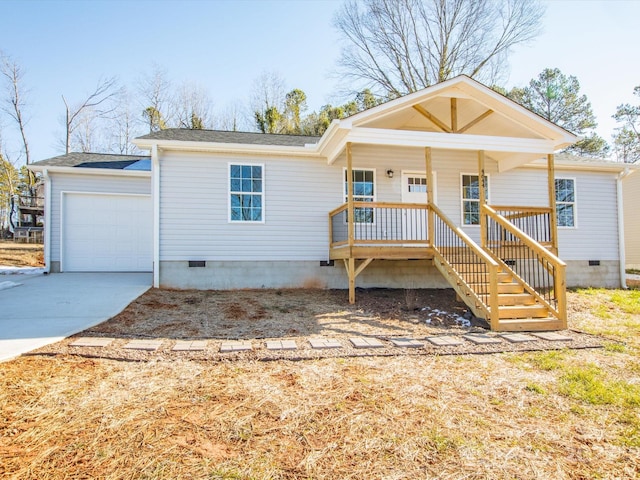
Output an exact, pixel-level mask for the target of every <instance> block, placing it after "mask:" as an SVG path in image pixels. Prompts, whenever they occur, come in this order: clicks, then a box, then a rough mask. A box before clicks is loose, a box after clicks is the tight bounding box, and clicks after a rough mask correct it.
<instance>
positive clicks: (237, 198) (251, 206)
mask: <svg viewBox="0 0 640 480" xmlns="http://www.w3.org/2000/svg"><path fill="white" fill-rule="evenodd" d="M263 174H264V166H263V165H246V164H245V165H241V164H230V165H229V208H230V212H229V219H230V220H231V221H232V222H262V221H263V219H264V202H263V195H264V181H263Z"/></svg>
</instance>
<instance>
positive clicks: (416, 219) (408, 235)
mask: <svg viewBox="0 0 640 480" xmlns="http://www.w3.org/2000/svg"><path fill="white" fill-rule="evenodd" d="M427 188H428V186H427V176H426V174H424V173H419V172H402V203H420V204H423V205H425V204H426V203H427ZM434 192H435V190H434ZM434 201H435V197H434ZM427 218H428V211H427V209H421V208H406V209H405V210H404V212H403V215H402V238H403V239H404V240H411V241H416V240H418V241H419V240H424V241H425V242H426V241H427V239H428V238H429V237H428V235H427Z"/></svg>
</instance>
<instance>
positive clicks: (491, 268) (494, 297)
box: [429, 204, 500, 329]
mask: <svg viewBox="0 0 640 480" xmlns="http://www.w3.org/2000/svg"><path fill="white" fill-rule="evenodd" d="M429 208H430V209H431V211H432V212H433V213H434V214H435V215H437V216H438V218H439V219H440V220H441V221H442V222H443V223H444V224H445V225H446V226H447V227H449V229H450V230H451V231H452V232H453V233H454V234H455V235H457V236H458V238H460V240H462V242H463V243H464V244H466V246H467V248H469V249H470V250H471V251H472V252H473V253H474V254H475V255H476V256H477V257H478V259H479V260H480V262H481V263H484V264H485V265H486V266H487V268H488V274H489V297H488V300H489V301H488V303H487V302H485V301H484V300H483V299H482V298H481V297H480V296H479V295H478V293H477V292H476V291H475V290H474V289H473V288H471V286H470V285H468V283H467V281H466V279H465V278H464V277H463V276H462V275H460V274H459V273H458V272H457V271H456V270H455V269H454V268H452V270H453V271H454V272H455V275H456V278H457V279H458V284H461V283H462V284H464V285H465V288H466V293H467V294H468V295H471V296H472V297H473V299H474V300H475V301H476V302H478V306H479V307H481V310H482V311H483V312H484V313H485V315H486V318H487V320H488V321H489V323H490V325H491V328H492V329H497V328H498V323H499V321H500V312H499V308H500V307H499V304H498V268H499V266H500V264H499V263H498V262H497V261H495V260H494V259H493V258H492V257H491V256H490V255H489V254H488V253H486V252H485V251H484V250H483V249H482V248H481V247H480V246H478V244H476V242H474V241H473V239H471V237H469V236H468V235H467V234H466V233H465V232H464V231H463V230H462V229H461V228H460V227H457V226H456V225H454V224H453V222H452V221H451V220H449V218H448V217H447V216H446V215H445V214H444V213H443V212H442V211H441V210H440V209H439V208H438V207H436V206H435V205H433V204H430V205H429ZM436 243H437V242H435V241H434V245H433V250H434V252H435V255H436V256H437V257H439V258H440V259H442V260H444V261H445V262H447V264H448V265H449V266H450V267H452V265H451V263H450V262H449V260H447V258H446V257H445V256H444V255H443V253H442V252H441V251H440V249H439V248H438V246H437V244H436ZM436 266H437V265H436ZM438 269H439V270H440V268H438ZM452 285H453V284H452ZM453 287H454V289H455V290H456V292H458V288H459V287H456V286H455V285H453ZM458 293H460V292H458Z"/></svg>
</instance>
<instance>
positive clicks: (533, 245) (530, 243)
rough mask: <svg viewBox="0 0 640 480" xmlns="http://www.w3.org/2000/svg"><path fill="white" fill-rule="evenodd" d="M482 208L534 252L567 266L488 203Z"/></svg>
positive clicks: (557, 263)
mask: <svg viewBox="0 0 640 480" xmlns="http://www.w3.org/2000/svg"><path fill="white" fill-rule="evenodd" d="M482 209H483V210H486V213H487V215H489V216H490V217H491V218H492V219H493V220H494V221H495V222H496V223H498V224H500V225H501V226H502V227H503V228H504V229H505V230H508V231H509V232H510V233H512V234H513V235H515V236H516V237H518V238H519V239H520V241H521V242H522V243H524V244H525V245H526V246H527V247H529V248H530V249H532V250H533V251H535V252H536V253H539V254H540V255H542V256H543V257H546V258H547V259H548V260H549V261H550V262H551V263H553V264H555V265H557V266H562V267H566V266H567V264H566V263H564V262H563V261H562V260H561V259H560V258H558V257H557V256H555V255H554V254H553V253H551V252H550V251H549V250H547V249H546V248H544V247H543V246H542V245H540V244H539V243H538V242H536V241H535V240H534V239H533V238H531V237H530V236H529V235H527V234H526V233H525V232H523V231H522V230H520V229H519V228H518V227H516V226H515V225H514V224H513V223H511V222H509V221H508V220H506V219H504V218H503V217H502V215H499V214H498V212H496V211H495V210H494V209H493V208H492V207H490V206H489V205H483V206H482Z"/></svg>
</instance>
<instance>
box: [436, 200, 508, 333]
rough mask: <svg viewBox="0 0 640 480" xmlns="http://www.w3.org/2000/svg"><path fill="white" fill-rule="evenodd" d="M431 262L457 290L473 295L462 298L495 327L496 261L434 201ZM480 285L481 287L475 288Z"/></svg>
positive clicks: (460, 293) (496, 313)
mask: <svg viewBox="0 0 640 480" xmlns="http://www.w3.org/2000/svg"><path fill="white" fill-rule="evenodd" d="M430 208H431V210H432V211H433V214H434V217H435V218H434V230H435V232H434V233H435V235H434V245H433V249H434V264H435V266H436V268H438V270H440V272H441V273H442V274H443V275H444V276H445V278H449V277H453V278H452V280H453V281H450V283H451V285H452V286H453V287H454V289H455V290H456V293H457V294H458V295H459V296H460V297H462V298H465V297H472V298H473V299H474V301H473V302H465V303H467V305H469V307H470V308H471V309H472V311H473V312H474V314H475V315H476V316H478V317H483V318H486V319H487V320H488V321H489V323H490V324H491V328H492V329H494V330H495V329H497V328H498V322H499V306H498V288H497V287H498V270H499V265H498V262H496V261H495V260H494V259H493V258H491V257H490V256H489V255H488V254H487V253H486V252H485V251H483V250H482V249H481V248H480V247H479V246H478V245H477V244H476V243H475V242H474V241H473V240H472V239H471V238H470V237H469V236H468V235H467V234H466V233H464V232H463V231H462V229H460V227H457V226H456V225H454V224H453V222H451V220H449V219H448V218H447V216H446V215H444V213H442V211H441V210H440V209H439V208H438V207H436V206H435V205H430ZM478 286H482V288H478Z"/></svg>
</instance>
